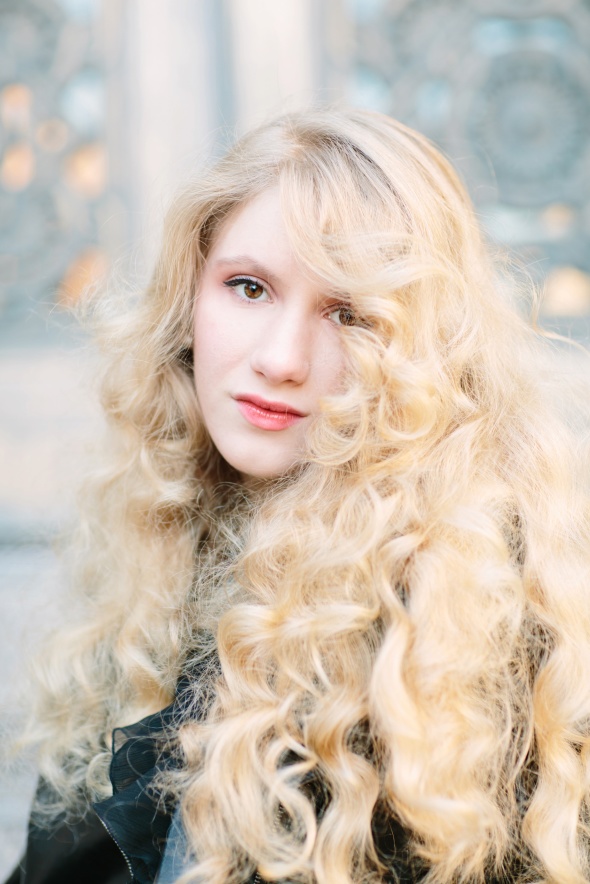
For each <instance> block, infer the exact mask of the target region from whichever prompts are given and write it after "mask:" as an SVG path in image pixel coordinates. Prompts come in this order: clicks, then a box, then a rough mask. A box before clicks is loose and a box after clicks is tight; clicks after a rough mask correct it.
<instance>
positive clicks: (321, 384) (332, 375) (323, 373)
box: [315, 337, 346, 396]
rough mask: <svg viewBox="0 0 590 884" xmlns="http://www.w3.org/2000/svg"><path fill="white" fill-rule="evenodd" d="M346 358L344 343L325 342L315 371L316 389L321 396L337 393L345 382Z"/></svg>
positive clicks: (336, 341) (335, 341)
mask: <svg viewBox="0 0 590 884" xmlns="http://www.w3.org/2000/svg"><path fill="white" fill-rule="evenodd" d="M345 372H346V357H345V354H344V351H343V347H342V342H341V341H338V340H333V338H332V337H331V338H330V340H328V341H327V342H324V346H323V347H322V349H321V353H320V356H319V359H318V361H317V363H316V370H315V387H316V389H317V390H318V392H319V393H320V394H321V395H326V396H329V395H330V394H332V393H337V392H338V391H339V390H340V389H341V388H342V384H343V382H344V375H345Z"/></svg>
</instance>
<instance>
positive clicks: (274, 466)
mask: <svg viewBox="0 0 590 884" xmlns="http://www.w3.org/2000/svg"><path fill="white" fill-rule="evenodd" d="M228 454H231V452H228ZM228 454H224V453H223V452H222V455H223V457H224V459H225V460H226V461H227V462H228V463H229V465H230V466H232V467H233V468H234V470H236V471H237V472H238V473H239V474H240V476H241V477H242V479H243V481H244V482H247V481H248V480H250V479H255V480H261V481H263V480H270V479H279V478H280V477H281V476H286V475H288V474H289V473H291V472H292V471H293V470H294V469H295V468H296V467H297V466H298V465H299V463H300V461H299V460H297V459H294V458H289V459H286V458H276V459H273V458H263V457H261V456H260V454H259V453H258V454H257V456H256V457H254V458H248V457H244V454H243V452H241V456H239V455H238V456H236V457H231V456H229V457H228Z"/></svg>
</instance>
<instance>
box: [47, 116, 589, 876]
mask: <svg viewBox="0 0 590 884" xmlns="http://www.w3.org/2000/svg"><path fill="white" fill-rule="evenodd" d="M271 186H274V187H278V188H279V189H280V193H281V198H282V201H283V208H284V214H285V221H286V225H287V229H288V232H289V235H290V238H291V242H292V245H293V248H294V250H295V251H296V253H297V254H298V256H299V258H300V260H301V261H302V262H303V263H304V264H305V265H306V266H308V267H309V269H310V271H311V272H313V274H314V275H315V276H316V277H318V278H320V279H322V280H324V281H325V284H326V288H327V289H329V290H330V291H338V292H339V293H343V297H346V298H348V299H349V300H350V302H351V304H352V306H353V308H354V310H355V311H356V313H357V316H358V317H359V321H358V323H357V324H356V325H355V326H353V327H350V328H346V329H343V338H344V343H345V346H346V348H347V351H348V356H349V372H348V377H347V383H346V385H345V389H344V390H343V392H341V393H339V394H338V395H337V396H333V397H331V398H330V399H328V400H326V401H325V403H324V410H323V413H322V415H321V417H320V418H319V419H318V421H317V422H316V424H315V425H314V426H313V427H312V430H311V432H310V436H309V440H308V444H309V454H308V462H306V463H305V464H303V465H301V466H300V467H299V468H298V469H297V470H296V471H294V472H293V474H291V475H290V476H286V477H283V478H282V479H280V480H278V481H276V482H271V483H268V484H267V485H266V486H264V487H263V488H260V487H259V488H257V489H255V491H254V492H252V493H251V494H248V493H247V492H246V491H245V490H244V489H242V488H241V487H240V485H239V483H238V482H237V476H235V475H232V471H231V469H230V468H229V467H228V466H227V464H224V463H223V462H222V460H221V458H220V457H219V455H218V454H217V452H216V451H215V449H214V448H213V446H212V444H211V442H210V440H209V438H208V436H207V433H206V430H205V428H204V427H203V424H202V421H201V419H200V416H199V412H198V405H197V403H196V401H195V395H194V388H193V385H192V379H191V376H190V365H189V363H190V353H189V350H190V341H191V322H192V305H193V303H194V298H195V297H198V287H199V274H200V270H201V268H202V266H203V262H204V261H206V258H207V251H208V248H209V247H210V244H211V242H212V241H213V239H214V237H215V235H216V233H217V232H218V231H219V229H220V227H221V225H222V224H223V223H224V222H225V221H226V219H228V218H230V217H231V216H232V213H233V212H234V211H235V210H236V209H237V208H238V207H241V206H243V205H244V204H245V203H246V202H247V201H248V200H249V199H251V198H252V197H253V196H255V195H256V194H258V193H260V192H262V191H263V190H264V189H266V188H268V187H271ZM105 346H106V347H107V348H108V351H109V354H110V356H109V367H108V371H107V373H106V375H105V381H104V385H103V403H104V407H105V411H106V414H107V416H108V418H109V422H110V428H111V440H112V441H111V455H110V456H111V463H110V466H109V468H108V470H106V471H105V472H104V473H102V474H101V475H100V477H99V479H97V480H96V481H95V483H94V491H93V494H92V498H91V500H92V505H91V506H90V507H88V508H87V511H86V521H85V522H84V527H83V529H82V531H81V536H80V541H79V546H78V549H79V550H80V558H81V561H83V563H84V566H83V569H82V570H81V572H80V574H79V576H78V585H79V586H80V592H81V593H82V594H83V595H84V597H85V604H86V608H87V612H88V611H90V612H91V614H92V617H89V616H86V619H85V620H84V621H83V622H82V621H81V622H82V625H79V626H77V627H75V628H74V627H72V628H71V629H70V630H69V632H68V634H67V636H68V637H67V640H66V639H64V638H63V635H62V637H61V639H60V641H61V651H59V652H58V651H54V653H53V657H52V662H51V665H49V666H47V667H46V671H45V673H44V679H45V687H44V692H43V694H42V706H41V709H40V710H39V711H38V713H37V715H38V720H39V721H41V723H42V724H41V726H40V727H42V732H41V737H42V754H41V761H42V770H43V772H44V775H45V776H46V778H47V779H48V780H49V781H50V782H51V783H53V785H54V786H55V787H56V788H58V789H59V791H60V794H61V795H62V797H63V801H64V802H65V803H72V802H73V801H74V797H75V795H76V794H79V793H80V792H81V791H84V792H85V793H86V794H88V793H91V794H106V792H107V790H108V787H107V778H106V770H105V760H106V759H107V758H108V753H107V750H106V743H107V735H108V734H109V732H110V730H111V729H112V728H113V726H115V725H116V724H121V723H128V722H129V721H132V720H133V719H134V718H135V717H137V716H138V715H140V714H142V713H147V712H149V711H151V710H152V709H155V708H158V706H161V705H162V704H163V703H164V702H167V701H168V700H169V699H170V697H171V695H172V692H173V688H174V683H175V680H176V678H177V677H178V675H179V673H180V672H181V671H182V669H183V667H186V665H187V664H188V663H190V661H191V659H192V658H193V657H194V656H195V655H196V654H200V655H201V656H203V655H204V654H206V653H207V651H208V650H209V651H211V650H212V649H213V648H214V649H215V653H216V655H218V657H219V663H220V674H218V673H217V668H216V667H215V666H213V667H205V669H204V670H199V671H202V672H204V673H205V674H204V675H202V676H201V683H200V684H198V685H197V686H196V688H195V689H198V690H199V691H200V690H203V689H204V688H207V687H209V688H211V691H212V693H213V695H214V699H213V700H212V702H211V704H210V705H209V707H208V712H207V715H206V718H205V719H204V720H202V721H199V722H196V721H195V722H185V723H184V724H182V725H181V726H180V727H179V731H178V740H179V744H180V745H181V747H182V752H183V761H184V763H183V766H182V769H181V770H180V771H179V772H177V773H176V774H175V775H174V777H172V778H171V782H170V783H169V784H168V786H169V787H170V788H173V789H175V790H176V791H177V793H178V795H179V797H180V801H181V808H182V818H183V822H184V826H185V829H186V832H187V835H188V838H189V842H190V844H191V847H192V851H193V855H194V857H196V859H195V860H194V863H193V865H192V866H191V868H190V870H189V871H188V872H187V873H186V875H185V876H184V877H183V879H182V880H183V882H184V881H186V882H215V884H222V882H223V884H225V882H232V881H235V882H237V881H241V880H245V879H246V878H247V876H248V875H249V874H251V873H252V872H253V870H254V869H255V868H257V869H258V870H259V871H260V873H261V874H262V875H263V877H265V878H268V879H270V880H285V879H287V880H310V881H311V880H315V881H317V882H320V884H333V882H335V881H338V882H343V884H346V882H353V881H354V882H357V881H363V882H368V881H370V880H380V878H381V876H382V875H383V872H384V870H383V867H382V865H381V863H380V859H379V856H378V855H377V854H376V852H375V847H374V844H373V835H372V829H371V821H372V818H373V817H374V815H375V812H376V808H377V809H378V813H390V814H392V815H394V816H396V817H397V818H398V819H399V820H400V821H401V822H402V823H403V824H404V825H405V826H406V827H407V829H408V830H409V831H410V832H411V833H412V841H411V850H412V852H413V854H414V855H415V856H416V857H419V858H420V859H421V860H422V861H423V862H424V864H425V865H424V868H425V869H427V870H428V871H427V875H428V881H430V882H437V884H439V882H440V884H443V882H445V884H450V882H455V881H484V880H485V879H486V876H487V875H490V874H496V875H501V874H502V870H503V869H506V868H508V867H510V868H512V869H513V868H520V869H522V880H523V881H524V880H526V881H532V880H535V881H558V882H560V884H574V882H575V884H579V882H587V881H589V880H590V870H589V867H588V854H589V847H590V845H589V844H588V828H587V827H588V788H589V768H588V756H589V752H590V733H589V722H590V679H588V677H587V673H588V672H589V671H590V606H589V605H588V590H589V588H590V583H589V577H590V567H589V562H590V552H589V550H590V520H589V506H588V500H589V498H588V489H587V487H586V484H585V481H582V478H581V477H583V478H584V479H585V478H586V477H587V475H588V473H587V466H588V458H587V454H586V453H585V451H584V449H583V447H582V446H581V445H580V444H579V443H578V442H577V441H576V438H575V435H574V431H573V429H572V428H570V427H568V425H567V422H566V421H565V420H564V419H562V418H560V417H559V415H558V414H557V411H556V408H555V405H554V403H553V399H552V396H551V393H550V390H549V384H548V383H547V382H546V378H545V377H544V375H542V374H541V373H540V369H539V366H540V365H541V364H542V360H543V355H544V354H543V349H542V348H543V343H542V342H540V341H538V340H537V338H536V335H535V334H534V333H533V332H532V330H531V329H530V328H529V327H528V325H527V324H526V322H525V321H524V320H522V319H521V318H520V317H519V315H518V314H517V313H516V312H515V311H514V309H513V308H512V307H511V306H510V305H509V304H508V303H507V302H506V300H505V295H504V294H503V287H502V286H501V285H500V283H499V281H498V278H497V275H496V274H495V272H494V270H493V268H492V265H491V263H490V260H489V258H488V256H487V254H486V249H485V248H484V245H483V244H482V240H481V236H480V233H479V228H478V225H477V223H476V220H475V217H474V214H473V210H472V208H471V206H470V203H469V200H468V198H467V196H466V194H465V191H464V188H463V186H462V184H461V183H460V181H459V180H458V178H457V176H456V174H455V172H454V171H453V170H452V168H451V167H450V165H449V164H448V162H447V161H446V160H445V159H444V158H443V157H442V156H441V155H440V154H439V153H438V151H437V150H436V149H435V148H434V147H433V146H432V145H431V144H430V143H429V142H428V141H427V140H426V139H424V138H422V137H421V136H420V135H418V134H417V133H415V132H412V131H411V130H409V129H407V128H406V127H404V126H402V125H401V124H399V123H397V122H395V121H393V120H391V119H389V118H388V117H385V116H382V115H379V114H375V113H370V112H367V111H354V110H353V111H345V110H312V111H308V112H301V113H294V114H289V115H285V116H283V117H280V118H278V119H275V120H273V121H271V122H270V123H268V124H266V125H264V126H262V127H261V128H260V129H258V130H256V131H254V132H252V133H250V134H249V135H247V136H245V137H244V138H243V139H242V140H240V141H239V142H238V143H237V144H236V146H235V147H234V148H233V149H232V150H230V152H229V153H228V154H227V156H226V157H224V158H223V159H222V160H220V161H219V162H218V163H217V164H216V165H215V167H214V168H213V169H212V170H211V171H210V172H209V173H208V174H207V176H206V177H205V178H204V179H203V180H201V181H199V182H198V183H197V184H195V185H194V186H191V187H189V188H187V189H186V191H185V192H184V193H183V195H182V196H180V197H179V198H178V199H177V200H176V201H175V203H174V205H173V206H172V209H171V212H170V216H169V219H168V222H167V227H166V232H165V239H164V246H163V249H162V254H161V257H160V260H159V262H158V264H157V267H156V270H155V273H154V277H153V280H152V282H151V284H150V285H149V287H148V289H147V291H146V293H145V297H143V298H142V299H141V300H140V301H139V302H138V303H137V304H136V305H135V306H133V307H132V308H131V307H130V308H129V309H128V310H127V311H126V312H124V313H123V314H122V315H121V317H120V318H119V319H118V320H116V321H114V322H111V323H110V325H109V332H108V339H106V344H105ZM66 647H67V658H66V651H65V648H66ZM310 778H311V779H312V780H315V781H316V782H320V783H321V784H322V789H323V794H324V802H323V805H324V806H323V810H322V811H321V812H320V813H319V814H318V813H316V810H317V808H316V807H315V806H314V802H315V800H316V798H314V794H313V790H312V791H310V789H309V788H308V787H307V786H306V785H305V784H306V783H307V782H308V781H309V779H310ZM515 863H516V865H515Z"/></svg>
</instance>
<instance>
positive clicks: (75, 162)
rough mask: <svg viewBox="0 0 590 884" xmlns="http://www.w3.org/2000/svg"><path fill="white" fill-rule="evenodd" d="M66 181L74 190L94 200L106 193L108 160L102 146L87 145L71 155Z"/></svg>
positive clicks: (68, 160) (68, 158) (66, 163)
mask: <svg viewBox="0 0 590 884" xmlns="http://www.w3.org/2000/svg"><path fill="white" fill-rule="evenodd" d="M64 172H65V180H66V182H67V184H68V186H69V187H71V189H72V190H75V191H76V192H77V193H79V194H81V196H84V197H87V198H89V199H93V198H95V197H97V196H100V194H101V193H102V192H103V191H104V189H105V186H106V181H107V159H106V152H105V149H104V147H103V145H102V144H85V145H84V146H83V147H80V148H78V150H76V151H74V153H71V154H70V155H69V156H68V157H67V159H66V162H65V169H64Z"/></svg>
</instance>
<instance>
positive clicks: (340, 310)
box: [328, 304, 358, 325]
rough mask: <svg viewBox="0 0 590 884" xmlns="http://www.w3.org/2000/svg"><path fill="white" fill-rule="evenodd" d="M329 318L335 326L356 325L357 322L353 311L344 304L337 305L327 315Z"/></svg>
mask: <svg viewBox="0 0 590 884" xmlns="http://www.w3.org/2000/svg"><path fill="white" fill-rule="evenodd" d="M328 316H329V318H330V319H331V320H332V322H334V323H336V325H357V324H358V320H357V317H356V314H355V313H354V311H353V310H352V309H351V308H350V307H348V306H347V305H346V304H338V305H337V306H336V307H334V308H333V309H332V310H330V312H329V313H328Z"/></svg>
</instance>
